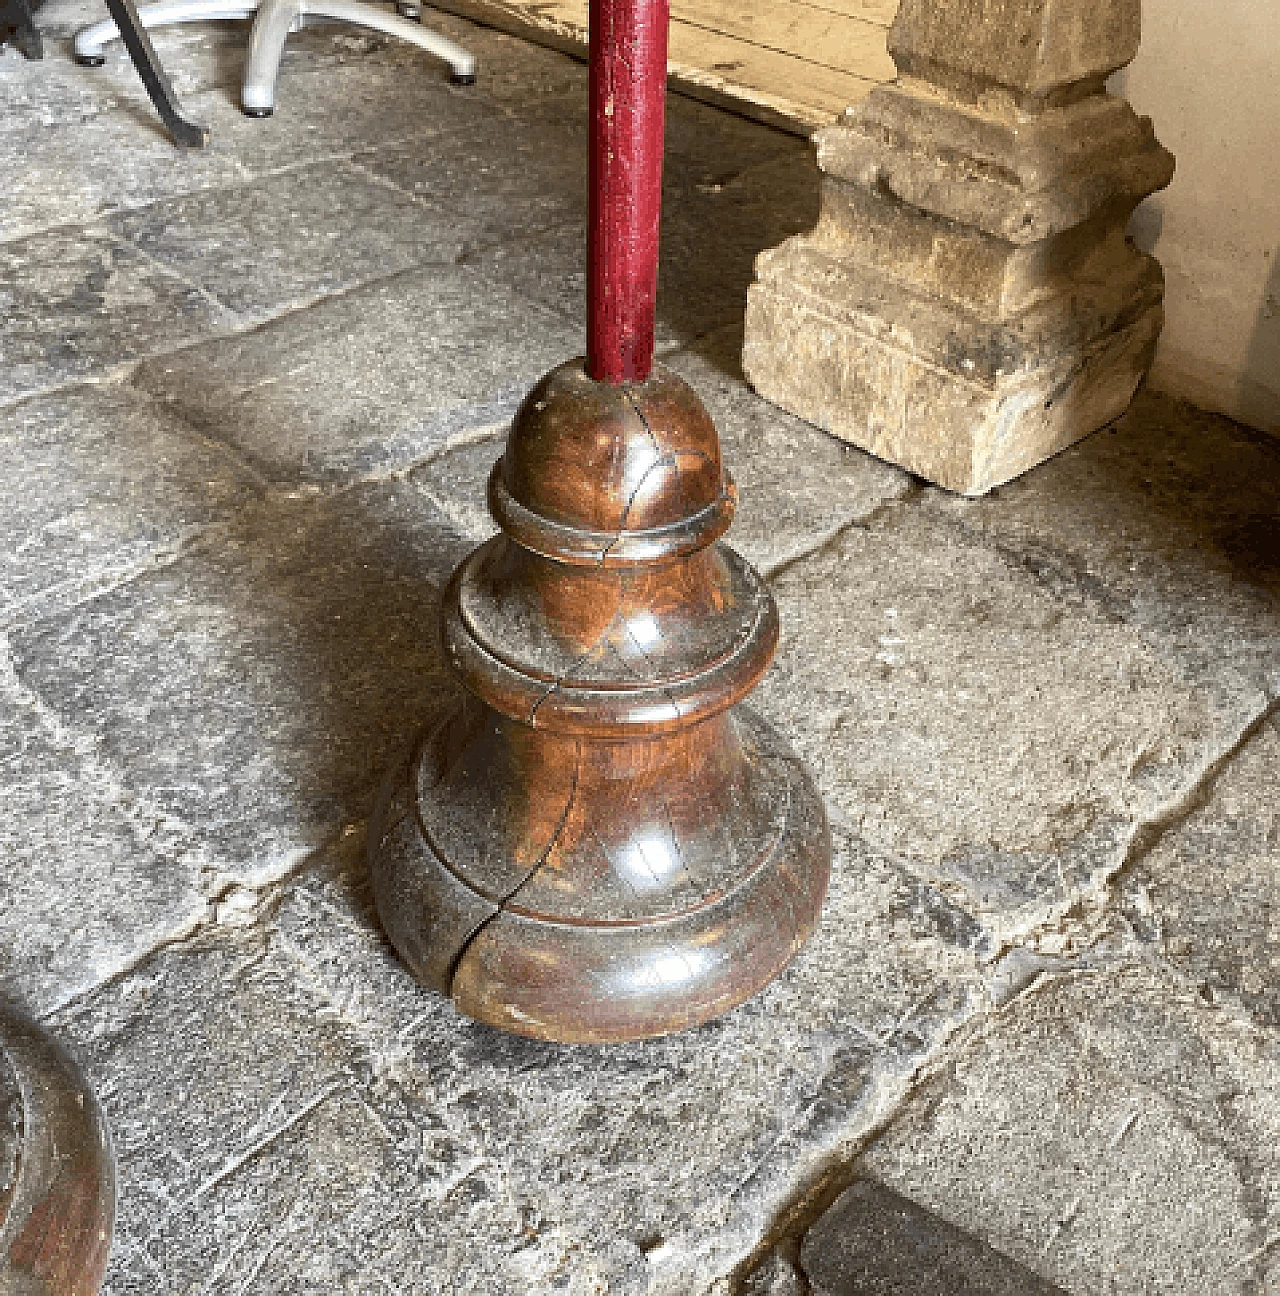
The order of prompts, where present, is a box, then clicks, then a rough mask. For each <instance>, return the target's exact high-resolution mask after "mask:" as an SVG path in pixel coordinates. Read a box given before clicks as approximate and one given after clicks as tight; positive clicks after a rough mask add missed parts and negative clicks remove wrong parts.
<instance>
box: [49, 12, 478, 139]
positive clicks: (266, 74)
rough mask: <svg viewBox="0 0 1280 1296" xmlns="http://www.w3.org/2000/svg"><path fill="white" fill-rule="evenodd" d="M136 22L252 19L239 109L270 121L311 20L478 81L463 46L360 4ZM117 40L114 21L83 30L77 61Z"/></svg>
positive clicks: (149, 16)
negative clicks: (366, 35) (281, 79)
mask: <svg viewBox="0 0 1280 1296" xmlns="http://www.w3.org/2000/svg"><path fill="white" fill-rule="evenodd" d="M138 17H139V18H140V19H141V21H142V25H143V27H144V28H145V29H147V30H151V29H152V28H155V27H170V26H173V25H174V24H176V23H187V22H215V21H219V20H226V19H233V18H252V19H253V27H252V28H251V29H250V32H249V57H248V59H247V60H246V63H245V70H244V83H243V85H242V87H241V91H240V105H241V107H242V108H243V109H244V112H245V113H246V114H247V115H248V116H250V117H269V116H270V115H271V114H272V113H273V112H274V111H275V106H276V74H277V73H278V72H279V70H280V59H281V56H282V55H283V53H284V43H285V39H286V38H287V37H288V35H289V33H290V32H291V31H297V30H298V28H299V27H300V26H301V25H302V23H303V20H304V19H307V18H319V19H326V18H327V19H331V20H335V21H337V22H346V23H351V24H352V25H354V26H357V27H366V28H368V29H369V30H371V31H379V32H383V33H385V34H386V35H388V36H395V37H396V38H397V39H399V40H403V41H407V42H408V43H409V44H410V45H416V46H417V47H418V48H419V49H423V50H426V51H427V53H428V54H433V55H434V56H435V57H436V58H439V59H443V60H444V61H445V62H446V63H448V64H449V67H450V70H451V71H452V74H453V77H452V79H453V81H454V82H455V84H457V85H474V84H475V79H476V60H475V57H474V56H473V55H471V54H469V53H468V52H467V51H466V50H465V49H463V48H462V46H461V45H458V44H456V43H455V42H454V41H451V40H449V39H448V38H447V37H445V36H441V35H439V34H438V33H437V32H433V31H430V30H428V29H427V28H425V27H423V26H421V25H420V24H419V23H416V22H412V21H410V20H409V19H407V18H401V17H399V16H398V15H396V14H392V13H387V12H386V11H385V10H382V9H378V8H375V7H374V6H373V5H371V4H364V3H362V0H164V2H163V3H161V4H154V5H148V6H147V7H146V8H145V9H141V10H139V12H138ZM119 35H120V30H119V28H118V27H117V26H116V24H115V22H114V21H112V20H110V19H108V20H106V21H104V22H100V23H95V24H94V25H93V26H92V27H82V28H81V29H80V30H79V31H78V32H76V36H75V43H74V50H75V57H76V61H77V62H78V63H82V64H84V65H85V66H87V67H98V66H101V64H102V63H103V62H104V55H103V46H104V45H106V43H107V42H108V41H110V40H114V39H116V37H118V36H119Z"/></svg>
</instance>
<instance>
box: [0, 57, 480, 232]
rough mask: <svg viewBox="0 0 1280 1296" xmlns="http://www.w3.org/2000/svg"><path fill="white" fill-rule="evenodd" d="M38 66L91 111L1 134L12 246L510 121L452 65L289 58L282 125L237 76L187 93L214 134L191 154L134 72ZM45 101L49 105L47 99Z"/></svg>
mask: <svg viewBox="0 0 1280 1296" xmlns="http://www.w3.org/2000/svg"><path fill="white" fill-rule="evenodd" d="M241 48H242V47H241ZM62 57H64V58H65V57H67V56H66V55H65V53H64V54H63V56H62ZM113 57H114V56H113ZM120 57H121V58H123V55H120ZM39 66H41V67H47V66H53V67H55V68H58V69H59V70H58V74H57V76H58V80H60V81H65V82H68V83H70V84H71V85H72V86H73V87H74V88H75V95H76V98H73V100H72V102H79V103H80V104H81V115H80V117H79V118H78V119H70V120H68V119H67V117H66V114H65V111H64V110H58V111H57V112H55V113H53V114H52V116H51V118H50V120H49V122H48V124H47V125H44V126H43V127H42V129H40V130H38V131H37V130H32V131H28V132H22V133H10V132H7V131H6V132H0V164H2V165H3V166H4V168H5V174H6V175H7V176H8V177H9V180H8V189H7V191H6V202H5V204H4V207H3V210H0V236H2V237H7V238H14V237H17V236H19V235H22V234H27V233H31V232H35V231H39V230H41V229H44V228H46V227H49V226H53V225H63V224H68V223H71V222H79V221H86V220H90V219H93V218H95V217H97V216H99V215H102V214H105V213H110V212H113V211H116V210H120V209H132V208H135V207H142V206H146V205H148V204H150V203H153V202H157V201H161V200H163V199H166V198H170V197H174V196H176V195H179V194H185V193H194V192H197V191H200V190H202V189H211V188H217V187H219V186H220V185H225V184H231V183H235V182H236V181H241V182H243V181H247V180H249V179H251V178H253V177H255V176H260V175H264V174H266V173H268V172H271V171H275V170H280V169H287V168H290V167H294V166H299V165H304V164H307V163H313V162H317V161H321V160H324V159H330V158H334V157H344V156H350V155H351V154H352V153H355V152H360V151H365V150H369V149H374V148H377V147H379V146H382V145H386V144H390V143H393V142H396V141H404V140H409V139H420V140H422V141H423V145H422V147H424V148H425V147H426V143H425V141H426V140H427V139H429V138H432V137H434V136H437V135H439V134H440V133H442V132H446V131H448V130H451V129H458V128H466V127H468V126H472V125H475V124H476V123H478V122H479V121H482V120H485V119H487V118H491V117H494V116H495V115H497V114H498V113H499V112H500V111H501V110H500V109H499V108H498V107H497V106H496V105H494V104H492V103H490V102H488V101H487V100H485V99H483V98H481V97H479V96H478V95H474V94H470V93H468V92H467V91H465V90H462V89H459V88H457V87H454V86H451V85H450V84H449V81H448V72H447V69H446V68H444V66H443V65H439V64H437V65H436V66H435V67H434V68H433V69H432V73H433V74H428V73H427V72H426V71H425V70H423V69H408V72H410V73H413V72H415V71H417V72H418V74H417V75H405V70H404V69H401V68H399V67H398V66H396V65H395V64H393V63H387V62H380V61H378V60H377V59H373V58H369V59H359V60H355V61H352V62H350V63H342V62H338V63H336V64H335V63H333V61H332V60H325V59H321V60H319V61H315V60H311V61H308V60H307V59H306V58H305V56H303V57H301V58H298V59H295V58H293V57H292V55H291V54H289V53H288V52H286V58H285V62H284V63H283V64H282V67H281V73H280V78H279V82H278V86H277V93H278V104H279V107H278V110H277V112H276V114H275V115H274V116H273V117H271V118H268V119H266V120H255V119H251V118H248V117H246V116H245V115H244V114H243V113H242V112H241V111H240V108H239V97H238V93H239V92H238V75H239V74H238V72H237V74H236V77H237V80H236V81H233V83H232V84H229V85H219V86H214V87H210V88H207V89H203V90H199V91H193V92H191V93H187V94H184V95H183V102H184V106H185V107H186V109H187V111H188V112H189V113H190V114H191V116H193V117H194V118H195V119H196V120H198V121H200V122H202V123H204V124H205V125H207V126H208V127H209V128H210V130H211V132H212V135H211V139H210V143H209V146H208V147H207V148H204V149H200V150H196V151H193V152H187V153H183V152H180V151H179V150H177V149H175V148H174V147H173V143H172V141H171V140H170V139H169V137H168V136H167V135H166V134H165V133H164V131H163V128H162V127H161V125H160V122H159V120H158V119H157V118H156V116H155V110H154V109H153V108H152V107H151V105H150V103H149V101H147V99H146V97H145V95H144V94H143V93H142V91H141V87H140V86H139V85H138V83H137V81H136V76H135V74H134V73H133V72H132V70H131V69H130V68H129V66H128V64H127V63H120V64H118V65H116V64H113V65H111V66H110V67H108V68H106V69H95V68H76V67H73V66H67V65H65V64H60V63H59V62H58V61H57V60H56V59H49V60H45V62H44V63H42V64H40V65H39ZM99 72H102V73H104V74H105V75H104V76H101V77H99V76H97V74H98V73H99ZM8 75H9V72H8V68H7V67H6V68H4V69H0V82H3V80H4V79H5V78H6V77H7V76H8ZM200 75H204V73H200ZM54 84H55V85H57V81H55V82H54ZM38 102H39V103H40V104H41V105H43V103H44V100H43V98H41V99H40V100H38Z"/></svg>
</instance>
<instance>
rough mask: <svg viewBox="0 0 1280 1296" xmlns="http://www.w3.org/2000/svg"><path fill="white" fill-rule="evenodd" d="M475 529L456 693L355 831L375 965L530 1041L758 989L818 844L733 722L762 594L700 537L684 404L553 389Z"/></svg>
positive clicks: (753, 718)
mask: <svg viewBox="0 0 1280 1296" xmlns="http://www.w3.org/2000/svg"><path fill="white" fill-rule="evenodd" d="M489 497H490V507H491V509H492V511H493V513H494V515H495V517H496V519H497V520H498V522H499V524H500V526H501V527H502V534H500V535H499V536H497V537H495V538H494V539H493V540H491V541H489V542H488V543H487V544H485V545H482V546H481V547H480V548H479V549H478V550H477V551H476V552H475V553H473V554H472V555H471V557H470V558H468V559H467V560H466V561H465V562H464V563H463V564H462V566H461V567H460V568H459V569H458V571H457V573H456V574H455V575H454V578H453V580H452V582H451V583H450V586H449V588H448V590H447V591H446V594H445V600H444V612H443V621H444V638H445V645H446V649H447V652H448V655H449V658H450V661H451V664H452V665H453V667H454V668H455V670H456V671H457V673H458V674H459V676H460V677H461V680H462V683H463V684H464V685H465V687H466V689H467V691H468V693H469V694H470V696H469V697H468V698H467V699H466V700H465V701H463V702H462V703H461V704H460V705H459V706H458V707H457V709H456V710H454V711H453V712H452V713H451V714H450V715H448V716H447V717H445V718H443V719H442V721H441V723H440V724H439V725H438V726H437V727H436V728H434V729H433V730H432V731H431V732H429V733H428V734H427V735H426V736H425V738H424V739H423V741H422V742H421V744H420V745H419V747H418V749H417V750H416V752H415V753H414V754H413V756H412V758H411V759H410V760H408V761H407V762H406V763H405V764H404V765H403V766H402V767H401V768H400V769H399V770H397V771H396V772H395V773H394V774H393V775H392V777H391V779H390V780H389V781H388V784H387V787H386V789H385V791H384V795H383V798H382V801H381V803H380V805H379V808H378V810H377V812H376V813H375V816H374V820H373V823H372V824H371V829H370V864H371V868H372V873H373V879H374V886H375V893H376V896H377V902H378V909H379V913H380V914H381V917H382V920H383V923H384V925H385V927H386V929H387V932H388V933H389V935H390V937H391V939H392V941H393V942H394V943H395V945H396V947H397V949H398V950H399V952H400V954H401V955H402V956H403V958H404V959H405V961H406V962H407V963H408V965H409V966H410V968H411V969H412V970H413V972H414V973H415V974H416V975H417V976H418V977H419V978H420V979H421V980H422V981H423V982H425V983H426V984H427V985H429V986H431V987H433V988H435V989H437V990H440V991H441V992H443V993H446V994H450V995H452V997H453V998H454V1000H455V1001H456V1003H457V1004H458V1006H459V1007H460V1008H461V1009H462V1011H464V1012H466V1013H468V1014H470V1015H471V1016H473V1017H477V1018H479V1019H480V1020H482V1021H486V1022H490V1023H492V1024H493V1025H495V1026H500V1027H502V1028H504V1029H506V1030H509V1031H514V1032H516V1033H519V1034H523V1035H532V1036H536V1037H538V1038H542V1039H553V1040H561V1041H577V1042H607V1041H618V1040H626V1039H636V1038H640V1037H644V1036H651V1035H662V1034H667V1033H669V1032H671V1031H675V1030H681V1029H684V1028H685V1027H689V1026H694V1025H697V1024H698V1023H700V1022H704V1021H707V1020H708V1019H710V1018H712V1017H715V1016H717V1015H718V1014H720V1013H723V1012H725V1011H727V1010H728V1009H730V1008H732V1007H734V1006H735V1005H737V1004H739V1003H741V1002H742V1001H743V1000H745V999H747V998H748V997H749V996H751V995H752V994H754V993H755V992H756V991H757V990H759V989H761V988H762V987H763V986H764V985H766V984H767V983H768V982H769V981H770V980H772V979H773V977H775V976H776V975H777V974H778V972H779V971H781V969H782V968H783V967H784V966H785V965H786V963H787V962H788V961H789V960H790V959H791V957H792V956H793V955H794V954H795V953H796V951H797V950H798V949H799V948H800V946H801V945H802V944H803V943H804V941H805V940H806V939H807V937H808V936H809V934H810V933H811V932H812V930H813V928H814V926H815V924H816V922H817V916H818V912H819V909H820V907H821V904H822V900H823V897H824V895H825V892H826V886H827V878H828V873H829V867H830V840H829V833H828V829H827V823H826V817H825V815H824V813H823V809H822V804H821V801H820V800H819V798H818V796H817V793H816V791H815V790H814V788H813V785H812V783H811V782H810V780H809V778H808V775H807V774H806V773H805V771H804V769H803V767H802V766H801V764H800V762H799V761H798V760H797V759H796V757H795V756H794V755H793V754H792V753H791V751H790V750H789V748H788V747H787V745H786V744H785V742H783V741H782V740H781V739H780V738H779V737H778V735H777V734H776V733H774V732H773V730H772V729H771V728H770V727H769V726H768V725H767V724H766V723H765V722H764V721H763V720H762V719H761V718H760V717H759V716H757V715H755V714H754V713H753V712H751V711H750V710H749V709H747V708H746V707H742V706H739V705H737V704H738V703H739V702H740V700H741V699H742V698H743V697H744V696H745V695H746V694H747V693H748V692H749V691H750V690H751V689H752V688H753V687H754V686H755V685H756V684H757V683H758V682H759V679H760V677H761V676H762V675H763V673H764V671H765V669H766V668H767V667H768V664H769V660H770V658H771V657H772V655H773V651H774V649H775V647H776V644H777V635H778V622H777V613H776V610H775V608H774V605H773V599H772V597H771V596H770V595H769V593H768V590H767V589H766V588H765V586H764V584H763V582H762V581H761V580H760V578H759V577H758V576H757V575H756V573H755V572H754V571H753V570H752V568H751V567H750V566H749V565H748V564H747V563H746V562H745V561H744V560H743V559H742V558H740V557H739V556H738V555H737V554H736V553H734V552H733V550H731V549H729V548H728V547H727V546H725V545H722V544H720V543H718V538H719V536H720V535H721V534H723V532H724V531H725V530H726V529H727V527H728V525H729V523H730V521H731V519H732V514H733V506H734V500H735V494H734V489H733V486H732V483H731V482H730V480H729V478H728V476H727V474H725V472H724V471H723V469H722V467H721V463H720V450H719V443H718V440H717V437H716V433H715V428H714V426H713V425H712V423H711V420H710V418H709V416H708V415H707V413H706V411H705V409H704V408H703V406H702V404H701V402H700V401H699V400H698V398H697V396H696V395H695V394H694V393H693V391H692V390H691V389H690V388H689V387H688V386H687V385H685V384H684V383H683V382H682V381H681V380H680V379H679V378H677V377H675V375H673V374H671V373H669V372H666V371H664V370H662V369H660V368H659V369H656V370H655V371H654V372H653V373H652V374H651V375H650V377H649V378H647V379H646V380H644V381H642V382H626V383H621V384H612V383H598V382H595V381H593V380H592V379H591V378H589V377H588V376H587V373H586V370H585V367H584V365H583V362H582V361H574V362H571V363H570V364H567V365H564V366H561V367H560V368H559V369H556V370H554V371H553V372H552V373H551V374H549V375H548V376H547V377H546V378H544V379H543V380H542V382H541V383H539V384H538V386H537V387H536V388H535V389H534V390H533V392H532V393H531V394H530V395H529V397H528V399H527V400H526V401H525V403H524V405H523V406H522V408H521V411H520V413H519V414H518V415H517V418H516V421H515V423H514V425H513V428H512V432H511V436H510V439H509V441H508V444H507V449H506V453H505V454H504V456H503V458H502V459H501V460H499V462H498V464H497V466H496V467H495V469H494V473H493V476H492V478H491V480H490V489H489Z"/></svg>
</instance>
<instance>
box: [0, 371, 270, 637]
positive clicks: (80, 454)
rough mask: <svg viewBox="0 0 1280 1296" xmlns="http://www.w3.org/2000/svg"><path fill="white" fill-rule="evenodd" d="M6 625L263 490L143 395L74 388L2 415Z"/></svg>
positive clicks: (157, 550)
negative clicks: (16, 486)
mask: <svg viewBox="0 0 1280 1296" xmlns="http://www.w3.org/2000/svg"><path fill="white" fill-rule="evenodd" d="M0 480H3V481H6V482H10V483H13V482H18V481H21V482H22V489H21V490H10V491H8V492H7V493H6V499H5V507H4V509H3V510H0V624H5V623H12V622H14V621H15V620H25V619H31V618H33V617H35V616H38V615H40V614H41V613H42V612H47V611H48V610H50V608H57V607H59V606H65V605H70V604H72V603H74V602H77V601H79V600H81V599H84V598H85V597H87V596H88V595H89V594H90V593H92V592H93V591H95V590H98V589H103V588H106V587H108V586H110V585H113V584H116V583H119V582H120V581H121V580H124V579H126V578H127V577H128V576H129V575H131V574H132V573H135V572H137V571H138V570H140V569H141V568H143V567H145V566H147V565H148V564H151V563H154V562H157V561H160V560H163V559H165V558H167V557H172V556H173V555H174V554H175V553H176V552H177V551H178V549H179V548H180V547H181V546H182V545H183V544H185V543H187V542H188V541H190V540H191V539H192V538H194V536H195V535H196V534H198V533H199V532H200V531H201V530H202V529H203V528H205V527H207V526H208V525H210V524H211V523H216V522H217V521H219V520H221V519H225V518H227V517H228V516H230V514H231V513H232V512H233V511H234V510H235V509H236V508H237V507H240V506H243V505H245V504H248V503H249V502H251V501H252V500H253V499H254V498H255V497H256V496H257V494H258V487H257V484H256V483H255V481H254V480H253V478H252V477H251V476H250V475H249V474H247V473H246V472H244V470H243V469H242V468H240V467H239V466H238V465H237V464H236V463H235V462H234V461H233V460H232V458H231V457H230V456H229V455H227V454H226V453H225V452H224V451H223V450H221V449H220V448H219V447H217V446H212V445H209V444H208V443H207V442H205V441H203V440H202V439H201V438H199V437H197V436H195V435H194V434H193V433H192V431H191V429H190V428H189V427H187V426H186V425H185V424H183V423H182V422H181V421H180V420H178V419H175V418H173V417H172V416H171V415H169V414H167V413H166V412H165V411H164V410H161V409H159V408H157V407H156V406H155V405H154V404H153V403H152V402H151V401H149V400H147V399H145V398H143V397H140V396H139V395H138V394H137V393H133V392H129V391H127V390H122V389H119V388H112V387H73V388H68V389H65V390H64V391H61V392H58V393H56V394H52V395H47V396H42V397H34V398H32V399H31V400H28V401H23V402H22V403H21V404H19V405H17V406H15V407H14V408H13V409H11V410H9V411H8V412H7V413H4V414H0Z"/></svg>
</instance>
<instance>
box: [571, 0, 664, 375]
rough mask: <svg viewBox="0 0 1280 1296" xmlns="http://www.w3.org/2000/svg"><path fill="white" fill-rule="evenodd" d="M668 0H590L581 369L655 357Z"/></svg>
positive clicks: (644, 368)
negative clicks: (583, 354)
mask: <svg viewBox="0 0 1280 1296" xmlns="http://www.w3.org/2000/svg"><path fill="white" fill-rule="evenodd" d="M669 8H670V6H669V0H591V5H590V29H591V144H590V164H589V183H590V190H589V196H588V235H587V369H588V372H589V373H590V374H591V377H592V378H594V379H595V380H596V381H597V382H610V383H621V382H629V381H634V382H641V381H643V380H644V379H645V378H647V377H648V376H649V371H650V369H651V368H652V366H653V315H654V305H655V301H656V298H657V292H658V226H659V223H660V220H661V216H662V132H663V116H664V113H663V108H664V98H665V92H666V80H667V20H668V17H669Z"/></svg>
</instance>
